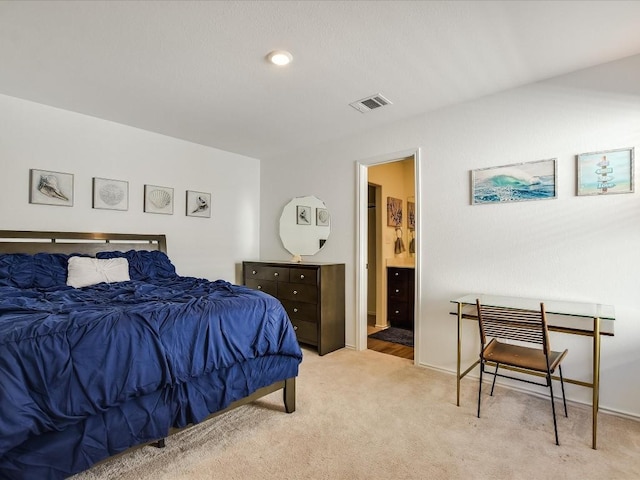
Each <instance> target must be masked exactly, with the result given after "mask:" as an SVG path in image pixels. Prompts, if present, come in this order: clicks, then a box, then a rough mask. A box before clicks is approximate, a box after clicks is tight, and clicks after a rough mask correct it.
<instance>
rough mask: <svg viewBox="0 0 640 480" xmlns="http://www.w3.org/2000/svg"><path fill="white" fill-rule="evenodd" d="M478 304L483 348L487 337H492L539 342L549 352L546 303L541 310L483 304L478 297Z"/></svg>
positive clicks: (541, 304) (542, 304)
mask: <svg viewBox="0 0 640 480" xmlns="http://www.w3.org/2000/svg"><path fill="white" fill-rule="evenodd" d="M476 305H477V308H478V324H479V326H480V341H481V342H482V347H483V348H484V346H485V345H486V344H487V337H490V338H497V339H504V340H516V341H521V342H528V343H534V344H539V345H542V349H543V350H544V352H545V353H549V350H550V348H549V333H548V330H547V317H546V313H545V310H544V303H540V310H521V309H518V308H511V307H496V306H492V305H482V304H481V303H480V299H476Z"/></svg>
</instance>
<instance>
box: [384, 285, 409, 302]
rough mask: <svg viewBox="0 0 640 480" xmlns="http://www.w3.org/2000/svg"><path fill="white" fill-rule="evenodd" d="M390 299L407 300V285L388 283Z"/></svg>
mask: <svg viewBox="0 0 640 480" xmlns="http://www.w3.org/2000/svg"><path fill="white" fill-rule="evenodd" d="M388 292H389V301H392V300H396V301H401V302H406V301H407V299H408V298H409V295H408V294H409V288H408V286H407V285H400V284H397V285H394V284H392V283H390V284H389V285H388Z"/></svg>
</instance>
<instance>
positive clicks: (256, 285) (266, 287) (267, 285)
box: [244, 278, 278, 297]
mask: <svg viewBox="0 0 640 480" xmlns="http://www.w3.org/2000/svg"><path fill="white" fill-rule="evenodd" d="M244 284H245V285H246V286H247V287H249V288H253V289H254V290H260V291H261V292H264V293H268V294H269V295H271V296H274V297H275V296H277V295H278V283H277V282H274V281H272V280H259V279H256V278H245V280H244Z"/></svg>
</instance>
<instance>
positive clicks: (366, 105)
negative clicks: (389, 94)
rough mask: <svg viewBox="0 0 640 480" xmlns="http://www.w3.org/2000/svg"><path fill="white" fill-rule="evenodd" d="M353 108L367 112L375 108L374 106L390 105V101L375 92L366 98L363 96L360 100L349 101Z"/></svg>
mask: <svg viewBox="0 0 640 480" xmlns="http://www.w3.org/2000/svg"><path fill="white" fill-rule="evenodd" d="M349 105H351V106H352V107H353V108H355V109H356V110H358V111H359V112H360V113H367V112H370V111H371V110H375V109H376V108H380V107H384V106H385V105H391V102H390V101H389V100H387V99H386V98H384V97H383V96H382V95H381V94H379V93H377V94H375V95H372V96H370V97H367V98H363V99H362V100H358V101H357V102H353V103H350V104H349Z"/></svg>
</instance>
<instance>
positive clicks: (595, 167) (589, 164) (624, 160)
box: [576, 148, 634, 196]
mask: <svg viewBox="0 0 640 480" xmlns="http://www.w3.org/2000/svg"><path fill="white" fill-rule="evenodd" d="M633 154H634V152H633V148H618V149H616V150H604V151H602V152H591V153H581V154H579V155H577V157H576V163H577V170H578V178H577V195H579V196H581V195H611V194H614V193H633V188H634V185H633Z"/></svg>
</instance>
